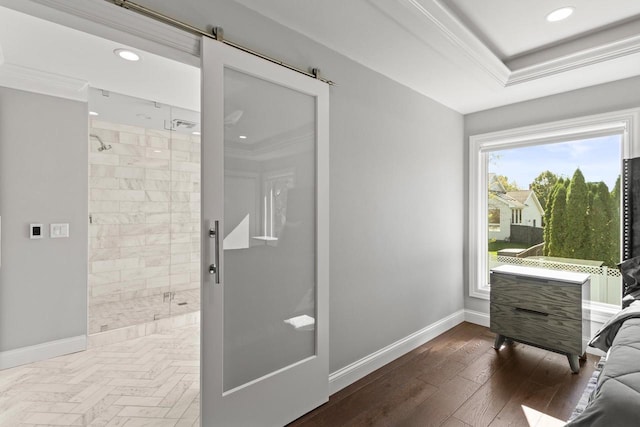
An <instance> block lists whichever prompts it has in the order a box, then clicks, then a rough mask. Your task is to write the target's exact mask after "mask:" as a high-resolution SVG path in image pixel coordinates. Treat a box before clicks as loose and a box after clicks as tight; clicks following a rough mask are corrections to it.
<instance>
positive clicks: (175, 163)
mask: <svg viewBox="0 0 640 427" xmlns="http://www.w3.org/2000/svg"><path fill="white" fill-rule="evenodd" d="M89 108H90V110H91V111H93V112H94V113H96V114H97V115H92V116H91V119H90V137H89V147H90V148H89V153H90V154H89V163H90V167H89V171H90V172H89V175H90V176H89V188H90V193H91V194H90V201H89V214H90V216H89V222H90V225H89V230H90V242H89V243H90V249H89V301H88V303H89V307H88V321H89V333H90V334H94V333H98V332H104V331H109V330H113V329H118V328H123V327H131V326H136V325H144V324H151V325H154V326H153V327H151V328H147V327H145V328H143V329H142V331H143V332H136V333H135V334H133V335H132V336H138V335H140V334H145V333H149V332H153V331H157V330H159V329H162V328H164V327H170V326H172V325H179V324H193V323H196V320H197V319H195V318H189V319H187V318H183V319H182V320H183V322H168V323H162V324H157V325H156V324H154V323H153V322H154V321H157V320H160V319H164V318H168V317H169V316H176V315H180V314H185V313H189V312H196V311H198V310H199V309H200V272H199V265H200V235H199V231H200V225H199V221H200V136H199V134H198V131H199V129H200V126H199V123H198V122H199V120H200V115H199V113H197V112H194V111H188V110H183V109H179V108H175V107H171V106H167V105H162V104H159V103H157V102H153V101H148V100H143V99H139V98H134V97H130V96H125V95H120V94H116V93H113V92H108V91H104V90H99V89H91V90H90V96H89Z"/></svg>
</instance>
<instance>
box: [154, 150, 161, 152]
mask: <svg viewBox="0 0 640 427" xmlns="http://www.w3.org/2000/svg"><path fill="white" fill-rule="evenodd" d="M153 152H154V153H162V150H153Z"/></svg>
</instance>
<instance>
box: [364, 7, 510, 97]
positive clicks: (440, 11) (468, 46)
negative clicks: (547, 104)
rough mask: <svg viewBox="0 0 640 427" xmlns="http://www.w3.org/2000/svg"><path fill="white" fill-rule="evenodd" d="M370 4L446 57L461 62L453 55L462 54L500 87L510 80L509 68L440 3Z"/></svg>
mask: <svg viewBox="0 0 640 427" xmlns="http://www.w3.org/2000/svg"><path fill="white" fill-rule="evenodd" d="M368 1H369V2H370V3H371V4H373V5H374V6H375V7H376V8H377V9H378V10H380V11H381V12H382V13H384V14H385V15H387V16H388V17H389V18H391V19H392V20H394V21H396V22H398V23H399V25H400V26H401V27H403V28H404V29H405V30H407V31H408V32H410V33H411V34H412V35H413V36H415V37H416V38H417V39H418V40H420V41H422V42H423V43H424V44H425V45H427V46H428V47H430V48H434V49H435V50H436V51H438V52H439V53H440V54H441V55H442V56H444V57H445V58H447V59H454V62H458V61H455V59H456V58H455V56H454V55H452V53H455V52H458V53H460V52H461V53H463V55H464V58H466V59H467V61H471V62H472V63H473V64H474V65H475V66H476V67H478V68H479V69H481V70H482V71H483V72H484V73H485V74H486V75H488V76H490V77H491V78H492V79H494V80H495V81H497V82H498V83H499V84H501V85H504V83H506V81H507V79H508V78H509V74H510V70H509V68H507V66H506V65H504V63H503V62H502V61H501V60H500V59H498V57H496V56H495V55H494V54H493V53H492V52H491V50H489V48H487V47H486V46H485V45H484V44H483V43H482V42H481V41H480V40H479V39H478V38H477V37H476V36H475V35H474V34H473V33H472V32H471V31H470V30H469V29H467V27H465V26H464V24H463V23H462V22H461V21H460V20H459V19H458V18H457V17H456V16H455V15H453V14H452V13H451V12H450V11H449V10H448V9H447V8H446V7H445V6H443V5H442V4H441V3H440V2H439V1H437V0H431V1H418V0H368ZM452 47H453V48H454V50H453V51H452V49H451V48H452Z"/></svg>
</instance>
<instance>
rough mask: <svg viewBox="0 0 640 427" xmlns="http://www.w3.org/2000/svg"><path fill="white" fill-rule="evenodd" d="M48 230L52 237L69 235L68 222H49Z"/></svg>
mask: <svg viewBox="0 0 640 427" xmlns="http://www.w3.org/2000/svg"><path fill="white" fill-rule="evenodd" d="M49 231H50V235H51V238H52V239H57V238H60V237H69V224H51V226H50V230H49Z"/></svg>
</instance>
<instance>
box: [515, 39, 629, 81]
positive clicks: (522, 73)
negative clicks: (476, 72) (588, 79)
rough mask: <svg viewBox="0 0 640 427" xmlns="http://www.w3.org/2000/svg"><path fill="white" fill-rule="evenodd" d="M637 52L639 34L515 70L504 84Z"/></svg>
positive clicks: (533, 78)
mask: <svg viewBox="0 0 640 427" xmlns="http://www.w3.org/2000/svg"><path fill="white" fill-rule="evenodd" d="M637 53H640V35H638V36H633V37H628V38H625V39H622V40H617V41H615V42H611V43H607V44H603V45H600V46H595V47H593V48H590V49H585V50H582V51H580V52H576V53H573V54H571V55H566V56H561V57H559V58H556V59H553V60H550V61H545V62H541V63H539V64H536V65H532V66H530V67H525V68H522V69H519V70H515V71H513V72H512V73H511V74H510V76H509V79H508V81H507V82H506V86H513V85H517V84H521V83H526V82H528V81H531V80H536V79H541V78H544V77H549V76H553V75H556V74H559V73H564V72H565V71H571V70H576V69H579V68H583V67H588V66H590V65H595V64H600V63H602V62H607V61H611V60H613V59H616V58H621V57H624V56H627V55H634V54H637Z"/></svg>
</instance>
